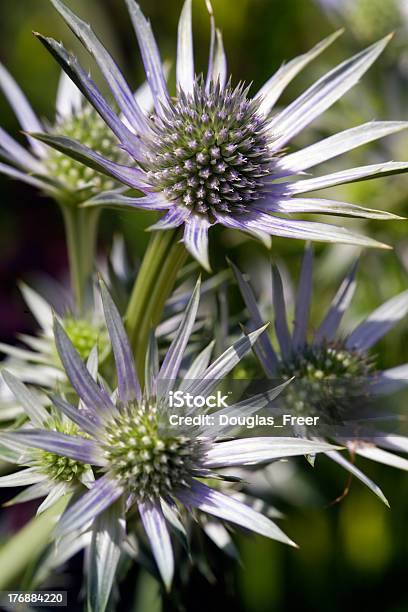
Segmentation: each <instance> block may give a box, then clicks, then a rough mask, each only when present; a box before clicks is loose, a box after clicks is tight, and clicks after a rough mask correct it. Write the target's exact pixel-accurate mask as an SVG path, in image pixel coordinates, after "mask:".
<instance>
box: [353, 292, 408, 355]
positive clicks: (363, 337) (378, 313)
mask: <svg viewBox="0 0 408 612" xmlns="http://www.w3.org/2000/svg"><path fill="white" fill-rule="evenodd" d="M407 313H408V290H407V291H403V292H402V293H400V294H399V295H396V296H395V297H393V298H391V299H390V300H388V301H387V302H385V303H384V304H382V305H381V306H380V307H379V308H377V309H376V310H374V312H372V313H371V314H370V315H369V316H368V317H367V319H365V321H363V322H362V323H360V325H358V326H357V328H356V329H355V330H354V331H353V332H352V333H351V334H350V336H349V337H348V338H347V341H346V346H347V348H350V349H357V350H360V351H365V350H367V349H369V348H370V347H372V346H373V345H374V344H375V343H376V342H378V340H380V339H381V338H382V337H383V336H384V335H385V334H386V333H387V332H388V331H389V330H390V329H392V328H393V327H394V326H395V325H396V324H397V323H398V322H399V321H401V319H403V318H404V317H405V316H406V314H407Z"/></svg>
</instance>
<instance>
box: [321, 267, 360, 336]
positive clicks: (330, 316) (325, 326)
mask: <svg viewBox="0 0 408 612" xmlns="http://www.w3.org/2000/svg"><path fill="white" fill-rule="evenodd" d="M357 266H358V260H356V261H355V262H354V264H353V266H352V267H351V270H350V272H349V273H348V274H347V276H346V278H345V279H344V281H343V282H342V284H341V285H340V287H339V289H338V291H337V293H336V295H335V297H334V299H333V302H332V303H331V306H330V308H329V310H328V312H327V314H326V316H325V318H324V320H323V322H322V323H321V325H320V327H319V328H318V330H317V331H316V333H315V337H314V341H315V343H316V344H318V343H319V342H322V341H323V340H326V341H328V342H331V341H332V340H333V339H334V336H335V334H336V332H337V330H338V327H339V325H340V321H341V319H342V317H343V315H344V313H345V311H346V310H347V308H348V307H349V305H350V302H351V300H352V298H353V295H354V292H355V290H356V272H357Z"/></svg>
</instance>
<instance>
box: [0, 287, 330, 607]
mask: <svg viewBox="0 0 408 612" xmlns="http://www.w3.org/2000/svg"><path fill="white" fill-rule="evenodd" d="M199 292H200V283H198V284H197V286H196V288H195V290H194V292H193V295H192V297H191V299H190V301H189V303H188V305H187V307H186V309H185V312H184V315H183V319H182V321H181V323H180V326H179V328H178V330H177V331H176V334H175V336H174V338H173V341H172V343H171V345H170V348H169V350H168V351H167V353H166V355H165V357H164V359H163V361H162V363H161V365H159V360H158V353H157V346H156V342H155V339H154V336H152V339H151V343H150V347H149V351H148V355H147V357H146V383H145V387H144V389H142V388H141V386H140V384H139V382H138V378H137V375H136V371H135V366H134V362H133V355H132V352H131V349H130V345H129V342H128V339H127V336H126V332H125V329H124V326H123V323H122V319H121V317H120V315H119V312H118V310H117V308H116V306H115V305H114V303H113V301H112V298H111V296H110V295H109V293H108V290H107V288H106V287H105V285H104V284H103V283H101V294H102V302H103V307H104V313H105V319H106V324H107V328H108V332H109V336H110V341H111V345H112V352H113V356H114V360H115V364H116V374H117V389H116V390H115V391H114V392H113V394H110V393H108V391H107V389H106V387H105V385H104V384H103V383H99V382H98V380H97V379H96V378H95V371H93V372H90V371H89V370H88V369H87V367H86V366H85V364H84V363H83V361H82V359H81V357H80V355H79V353H78V352H77V351H76V350H75V348H74V346H73V344H72V342H71V340H70V339H69V337H68V336H67V334H66V332H65V331H64V330H63V328H62V326H61V325H60V324H59V323H58V322H57V321H56V322H55V339H56V345H57V348H58V352H59V356H60V359H61V362H62V363H63V365H64V368H65V370H66V373H67V376H68V378H69V380H70V382H71V385H72V387H73V388H74V389H75V390H76V392H77V394H78V396H79V398H80V403H79V407H75V406H72V405H71V404H70V403H68V402H67V401H66V400H65V399H64V398H62V397H58V396H53V397H52V401H53V404H54V407H55V409H56V410H57V411H58V412H59V413H60V414H61V415H63V417H64V419H67V420H68V421H69V422H72V423H73V424H74V427H75V428H76V432H77V433H75V432H71V433H61V432H59V431H57V430H55V429H53V430H48V429H47V430H46V429H44V428H43V426H42V421H41V420H39V419H37V421H36V422H35V427H30V428H23V429H20V430H18V431H10V432H4V433H3V434H2V435H1V436H0V443H1V442H4V443H5V444H7V445H14V446H16V445H20V447H21V446H23V445H24V446H25V447H26V448H29V449H31V448H32V449H41V451H42V452H44V451H45V452H47V453H52V456H53V457H55V456H60V457H61V458H63V459H64V461H65V463H64V465H66V461H67V460H73V461H76V462H79V463H85V464H89V465H90V466H92V468H93V470H94V473H95V477H96V480H95V482H93V483H92V484H91V485H90V488H89V491H88V492H86V493H84V494H83V495H82V496H81V497H80V498H79V500H77V501H76V502H75V503H73V505H71V506H70V507H69V508H68V510H67V511H66V513H65V514H64V515H63V517H62V518H61V519H60V521H59V524H58V527H57V535H58V536H64V537H65V535H67V534H69V533H71V532H72V531H76V530H83V529H84V528H85V527H86V526H88V525H93V527H92V529H93V534H94V535H93V540H98V538H99V537H100V535H101V533H102V532H104V533H105V537H107V538H108V540H109V541H110V542H111V544H112V545H113V543H114V542H116V544H117V546H119V548H120V546H121V544H122V543H123V538H124V537H125V531H124V529H123V528H122V527H121V525H123V523H124V521H125V518H126V517H127V515H128V512H130V513H132V512H133V510H134V508H135V506H136V507H137V508H138V511H139V514H140V518H141V521H142V523H143V526H144V529H145V531H146V534H147V536H148V539H149V541H150V544H151V548H152V552H153V555H154V557H155V559H156V562H157V566H158V569H159V571H160V574H161V576H162V578H163V581H164V583H165V584H166V586H167V587H170V584H171V580H172V576H173V571H174V561H173V553H172V546H171V539H170V533H169V527H168V526H169V524H171V523H172V518H171V517H173V522H174V517H176V521H179V522H180V519H179V514H180V508H181V510H182V509H183V508H184V509H186V510H187V511H190V510H191V509H193V508H196V509H197V510H198V511H201V512H204V513H206V514H209V515H211V516H213V517H217V518H219V519H221V520H225V521H230V522H232V523H234V524H236V525H239V526H241V527H244V528H246V529H250V530H252V531H254V532H256V533H260V534H262V535H265V536H267V537H271V538H274V539H276V540H279V541H281V542H284V543H287V544H293V542H292V541H291V540H290V539H289V538H288V537H287V536H286V535H285V534H284V533H283V532H282V531H281V530H280V528H279V527H278V526H277V525H275V524H274V523H273V522H272V521H271V520H270V519H269V518H267V517H266V516H264V515H262V514H260V513H259V512H256V511H255V510H253V509H252V508H251V507H249V506H247V505H245V504H243V503H242V502H241V501H239V500H237V499H236V498H235V497H234V496H233V495H232V496H228V495H227V494H226V493H224V492H222V490H221V489H222V484H223V483H222V480H223V478H224V477H223V476H222V475H221V474H219V473H218V472H217V470H218V469H219V468H222V467H228V468H233V467H234V466H246V465H256V464H263V463H267V462H270V461H273V460H276V459H280V458H282V457H287V456H294V455H301V454H304V453H309V452H321V451H328V450H331V449H333V447H332V446H331V445H330V444H327V443H325V442H315V441H309V440H299V439H296V438H281V437H279V438H273V437H252V438H243V439H232V440H229V441H227V442H226V441H223V439H222V437H221V434H222V433H223V432H222V431H221V430H220V429H217V428H213V427H211V426H210V425H208V426H206V425H204V426H197V427H196V428H192V430H191V431H189V432H188V433H187V431H186V429H185V428H184V429H183V428H175V429H174V428H171V427H169V418H168V417H169V414H171V411H170V407H169V399H168V398H169V392H170V391H172V390H174V389H176V388H180V389H183V391H185V392H189V393H191V394H193V395H198V394H200V395H204V396H205V397H206V396H207V395H208V394H210V393H211V392H212V391H213V390H214V389H215V388H216V387H217V386H218V384H219V382H220V380H221V379H223V378H224V377H225V376H227V375H228V373H229V372H230V371H231V370H232V369H233V368H234V367H235V366H236V365H237V363H239V361H240V359H241V358H242V357H243V356H244V355H245V354H247V353H248V352H249V351H250V349H251V347H252V346H253V345H254V343H255V342H256V340H257V338H258V337H259V336H260V334H261V333H262V331H263V330H264V329H265V327H264V326H262V327H261V328H260V329H258V330H256V331H254V332H253V333H251V334H250V335H249V336H245V335H244V336H242V337H241V338H240V339H239V340H238V341H237V342H236V343H235V344H234V345H233V346H231V347H230V348H229V349H228V350H227V351H225V352H224V353H223V354H222V355H221V356H219V357H218V358H217V359H215V360H214V361H213V362H212V363H210V360H211V349H212V345H211V346H210V347H209V348H208V347H207V348H205V349H204V351H202V353H200V354H199V355H198V356H197V357H196V359H195V360H194V361H193V362H192V363H191V365H190V367H189V368H188V370H187V372H186V373H185V375H184V377H183V379H182V380H181V381H180V380H178V376H179V374H180V369H181V365H182V360H183V356H184V353H185V350H186V347H187V343H188V340H189V337H190V334H191V332H192V330H193V326H194V322H195V318H196V314H197V309H198V306H199ZM284 386H286V385H283V386H281V387H278V388H276V389H272V390H271V391H269V392H268V393H266V394H262V396H255V397H253V398H251V399H249V400H243V401H242V402H239V403H238V404H234V405H231V406H228V408H219V409H217V411H216V412H215V414H217V412H219V413H223V414H225V411H227V412H228V414H229V415H230V416H231V415H234V414H237V415H238V414H241V415H242V414H246V415H247V414H251V413H253V412H255V411H257V410H259V409H261V408H262V407H264V406H266V405H268V404H269V403H270V402H271V401H272V400H273V399H274V398H275V397H276V396H277V395H278V394H279V393H280V391H281V390H282V388H283V387H284ZM24 389H25V387H24V386H23V385H22V384H21V383H20V387H19V388H18V389H17V391H18V392H19V393H20V396H21V397H22V396H23V395H25V393H26V391H24ZM12 390H13V391H14V390H15V389H14V388H13V389H12ZM25 405H27V409H29V410H31V411H32V402H30V401H28V402H27V400H25ZM196 410H197V409H191V410H190V414H191V415H194V414H195V413H196ZM166 421H167V422H166ZM224 434H225V431H224ZM208 478H216V479H217V480H218V482H219V483H220V485H219V487H218V488H217V489H213V488H210V487H209V486H208V485H207V484H206V483H205V482H203V480H204V481H205V480H206V479H208ZM182 514H183V512H181V515H180V516H182ZM91 550H93V548H92V545H91ZM94 553H95V556H94V557H93V561H92V560H91V565H92V563H93V564H94V565H95V564H96V565H95V567H96V566H97V570H98V572H101V571H102V572H105V571H106V572H108V571H109V572H111V573H110V578H109V581H110V583H109V584H110V585H111V584H112V580H113V575H114V570H115V567H116V565H115V564H116V563H117V561H118V559H119V555H118V556H117V557H115V558H116V562H115V564H114V567H112V559H111V558H109V563H107V558H106V557H105V556H104V555H102V557H100V556H99V555H98V553H97V552H96V551H95V550H94ZM105 553H106V554H107V552H106V551H105ZM105 553H104V554H105ZM105 566H106V567H105ZM91 575H92V572H91ZM109 581H108V582H109ZM109 589H110V586H109ZM109 589H108V594H109ZM105 596H106V593H105ZM101 597H102V596H101ZM105 603H106V602H105ZM104 605H105V604H104ZM104 605H102V604H100V607H98V608H97V609H101V610H102V609H104Z"/></svg>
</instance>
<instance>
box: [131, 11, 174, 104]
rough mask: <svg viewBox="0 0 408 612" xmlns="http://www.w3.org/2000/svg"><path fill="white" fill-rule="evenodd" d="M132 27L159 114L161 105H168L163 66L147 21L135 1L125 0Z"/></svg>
mask: <svg viewBox="0 0 408 612" xmlns="http://www.w3.org/2000/svg"><path fill="white" fill-rule="evenodd" d="M126 4H127V7H128V10H129V14H130V17H131V19H132V23H133V27H134V29H135V32H136V36H137V40H138V42H139V48H140V53H141V55H142V58H143V64H144V67H145V71H146V78H147V80H148V82H149V85H150V89H151V90H152V94H153V99H154V102H155V107H156V111H157V112H158V113H160V112H161V104H163V105H164V106H167V105H168V104H169V93H168V91H167V85H166V79H165V78H164V74H163V64H162V61H161V59H160V54H159V50H158V48H157V44H156V41H155V38H154V35H153V32H152V28H151V26H150V23H149V21H147V19H146V18H145V16H144V15H143V13H142V11H141V10H140V7H139V5H138V3H137V2H136V1H135V0H126Z"/></svg>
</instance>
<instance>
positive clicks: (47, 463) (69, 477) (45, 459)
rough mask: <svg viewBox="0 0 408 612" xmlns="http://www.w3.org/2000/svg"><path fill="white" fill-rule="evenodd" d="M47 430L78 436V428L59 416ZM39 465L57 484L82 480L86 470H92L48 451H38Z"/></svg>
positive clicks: (78, 462)
mask: <svg viewBox="0 0 408 612" xmlns="http://www.w3.org/2000/svg"><path fill="white" fill-rule="evenodd" d="M46 428H47V429H50V430H51V431H58V432H60V433H64V434H67V435H71V436H72V435H78V433H79V431H78V427H77V426H76V425H74V424H73V423H72V422H70V421H64V422H63V421H61V419H60V418H59V417H57V416H55V417H53V418H51V419H50V421H49V422H48V423H47V424H46ZM37 463H38V466H39V468H40V469H41V470H42V471H43V472H44V473H45V474H46V475H47V476H48V477H49V478H51V479H52V480H55V481H57V482H72V481H73V480H80V477H81V476H82V475H83V473H84V472H85V471H86V470H89V469H90V466H89V465H87V464H85V463H81V462H80V461H76V460H75V459H70V458H69V457H64V456H62V455H57V454H56V453H51V452H48V451H38V459H37Z"/></svg>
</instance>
